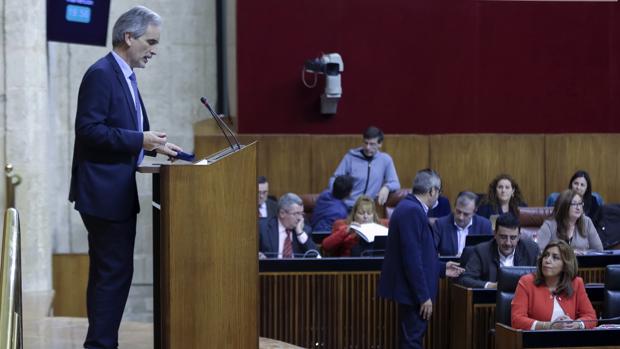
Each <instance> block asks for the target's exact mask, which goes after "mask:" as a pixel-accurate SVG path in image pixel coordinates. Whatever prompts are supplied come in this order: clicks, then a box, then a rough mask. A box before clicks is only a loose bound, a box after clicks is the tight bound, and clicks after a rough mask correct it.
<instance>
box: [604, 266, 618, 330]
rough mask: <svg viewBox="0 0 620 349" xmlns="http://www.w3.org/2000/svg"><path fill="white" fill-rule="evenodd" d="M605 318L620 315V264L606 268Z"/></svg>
mask: <svg viewBox="0 0 620 349" xmlns="http://www.w3.org/2000/svg"><path fill="white" fill-rule="evenodd" d="M603 302H604V303H603V309H604V310H603V318H612V317H617V316H620V264H612V265H608V266H607V267H606V268H605V297H604V298H603Z"/></svg>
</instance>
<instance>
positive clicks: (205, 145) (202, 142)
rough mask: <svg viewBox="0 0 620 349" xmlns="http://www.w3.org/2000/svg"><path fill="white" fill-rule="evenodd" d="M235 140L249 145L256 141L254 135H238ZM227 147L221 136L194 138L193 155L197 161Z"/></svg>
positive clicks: (197, 136)
mask: <svg viewBox="0 0 620 349" xmlns="http://www.w3.org/2000/svg"><path fill="white" fill-rule="evenodd" d="M237 138H238V139H239V143H241V144H250V143H252V142H254V141H255V140H257V136H255V135H238V136H237ZM231 141H232V140H231ZM228 147H230V144H229V143H228V141H227V140H226V138H225V137H224V136H223V135H221V134H217V135H200V136H199V135H196V136H194V153H195V154H196V158H197V159H202V158H205V157H207V156H209V155H212V154H215V153H217V152H218V151H220V150H222V149H224V148H228Z"/></svg>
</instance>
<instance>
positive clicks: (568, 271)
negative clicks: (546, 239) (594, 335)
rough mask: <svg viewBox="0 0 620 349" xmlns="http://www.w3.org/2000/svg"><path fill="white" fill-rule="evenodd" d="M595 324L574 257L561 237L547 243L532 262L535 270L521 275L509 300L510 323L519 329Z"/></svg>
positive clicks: (568, 327)
mask: <svg viewBox="0 0 620 349" xmlns="http://www.w3.org/2000/svg"><path fill="white" fill-rule="evenodd" d="M594 326H596V313H595V312H594V308H592V303H590V300H589V299H588V295H587V294H586V289H585V287H584V285H583V280H582V279H581V278H580V277H578V276H577V258H576V257H575V253H574V252H573V249H572V248H571V247H570V246H569V245H568V244H567V243H566V242H564V241H553V242H551V243H549V244H548V245H547V246H546V247H545V249H544V250H543V253H542V255H541V256H540V257H538V263H537V264H536V274H528V275H524V276H522V277H521V279H520V280H519V284H518V285H517V291H516V293H515V297H514V299H513V300H512V327H514V328H517V329H521V330H547V329H552V328H553V329H578V328H592V327H594Z"/></svg>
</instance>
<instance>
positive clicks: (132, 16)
mask: <svg viewBox="0 0 620 349" xmlns="http://www.w3.org/2000/svg"><path fill="white" fill-rule="evenodd" d="M149 25H153V26H156V27H158V26H160V25H161V17H160V16H159V15H158V14H157V13H155V12H153V11H152V10H150V9H148V8H146V7H144V6H136V7H133V8H132V9H130V10H129V11H127V12H125V13H123V14H122V15H121V16H120V17H118V19H117V20H116V23H114V29H112V46H114V47H117V46H119V45H121V44H122V43H123V42H125V33H130V34H131V36H132V37H134V38H139V37H141V36H142V35H144V33H145V32H146V28H148V26H149Z"/></svg>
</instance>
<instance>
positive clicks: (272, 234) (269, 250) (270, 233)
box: [258, 217, 318, 258]
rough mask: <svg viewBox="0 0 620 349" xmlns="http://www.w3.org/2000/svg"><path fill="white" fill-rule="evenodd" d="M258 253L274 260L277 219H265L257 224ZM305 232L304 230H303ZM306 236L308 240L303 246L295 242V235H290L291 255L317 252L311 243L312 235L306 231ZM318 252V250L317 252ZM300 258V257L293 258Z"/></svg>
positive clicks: (276, 253)
mask: <svg viewBox="0 0 620 349" xmlns="http://www.w3.org/2000/svg"><path fill="white" fill-rule="evenodd" d="M258 231H259V238H258V240H259V251H261V252H263V253H264V254H266V255H267V257H269V258H276V257H277V255H278V242H279V236H278V235H279V233H280V232H279V231H278V218H277V217H272V218H267V219H261V220H260V222H259V227H258ZM304 231H305V229H304ZM306 234H308V240H306V243H305V244H302V243H300V242H299V240H297V235H296V234H295V233H293V234H291V236H292V239H293V241H292V242H293V253H294V254H303V253H305V252H306V251H309V250H317V248H316V245H315V244H314V241H312V234H311V233H309V232H308V231H306ZM317 251H318V250H317ZM295 257H301V256H295Z"/></svg>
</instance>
